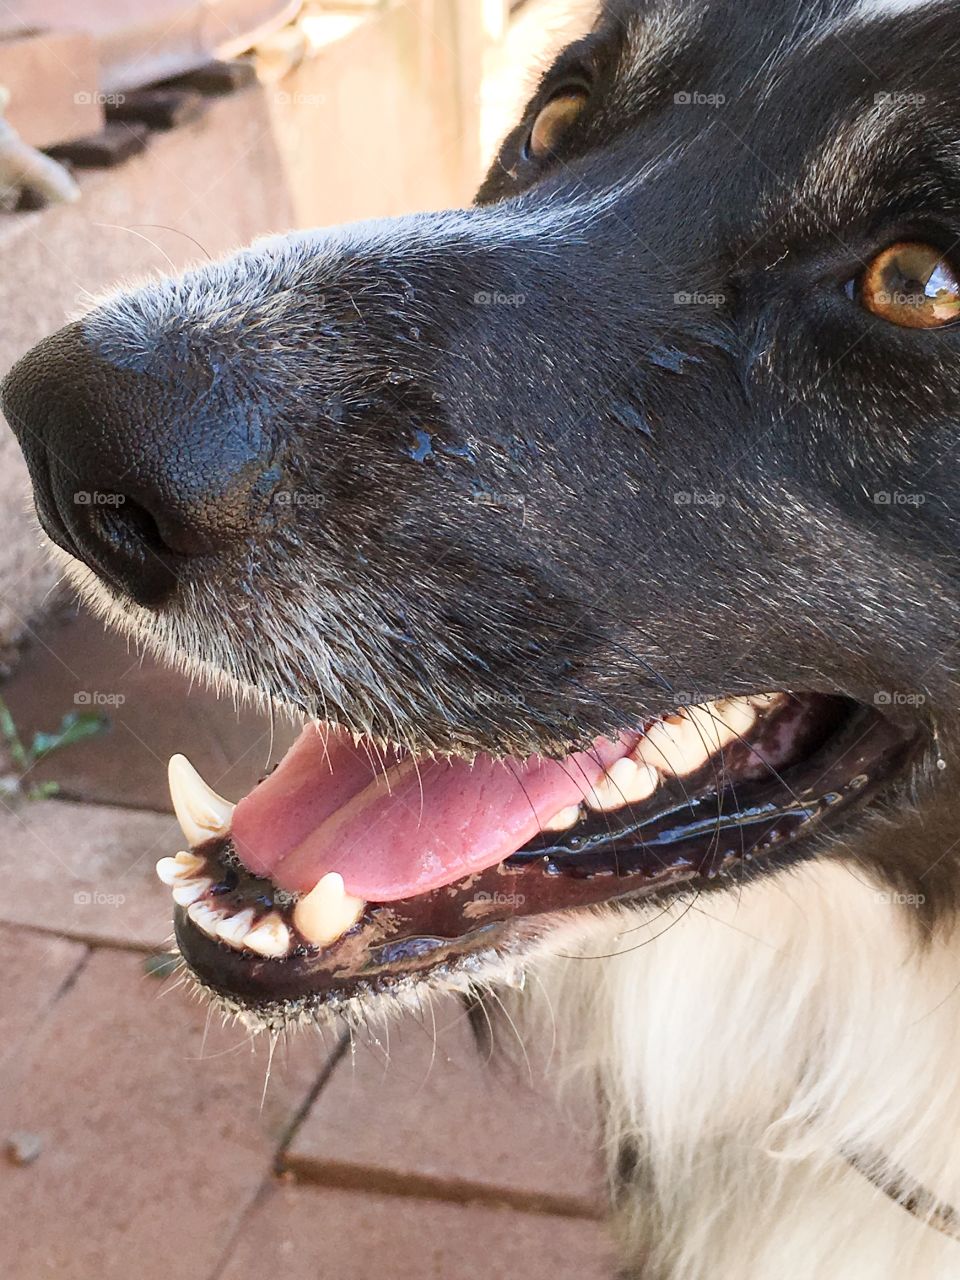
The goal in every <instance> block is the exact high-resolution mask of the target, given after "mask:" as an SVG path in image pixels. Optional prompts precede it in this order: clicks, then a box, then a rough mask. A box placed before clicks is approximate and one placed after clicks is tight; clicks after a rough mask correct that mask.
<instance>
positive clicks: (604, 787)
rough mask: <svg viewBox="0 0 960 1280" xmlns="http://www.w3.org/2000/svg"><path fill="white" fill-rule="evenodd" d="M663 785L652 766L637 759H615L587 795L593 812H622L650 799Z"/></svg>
mask: <svg viewBox="0 0 960 1280" xmlns="http://www.w3.org/2000/svg"><path fill="white" fill-rule="evenodd" d="M659 785H660V775H659V773H657V771H656V769H654V768H653V767H652V766H651V765H647V764H638V763H637V761H636V760H631V759H629V758H624V759H622V760H616V761H615V762H614V763H613V764H612V765H611V766H610V768H609V769H608V770H607V773H606V777H604V778H603V779H602V780H601V781H600V782H598V783H597V785H596V786H595V787H594V788H593V790H592V791H591V792H589V793H588V795H587V804H588V805H589V806H590V808H591V809H593V810H599V811H607V810H610V809H622V808H623V807H624V806H625V805H630V804H642V802H643V801H644V800H649V799H650V797H651V796H652V795H653V793H654V792H655V791H656V789H657V787H658V786H659Z"/></svg>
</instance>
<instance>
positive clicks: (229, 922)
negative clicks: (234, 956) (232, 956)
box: [217, 907, 257, 947]
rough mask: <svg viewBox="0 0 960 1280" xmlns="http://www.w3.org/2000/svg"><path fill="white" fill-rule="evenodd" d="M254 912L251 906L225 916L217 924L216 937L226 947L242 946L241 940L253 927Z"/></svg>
mask: <svg viewBox="0 0 960 1280" xmlns="http://www.w3.org/2000/svg"><path fill="white" fill-rule="evenodd" d="M256 914H257V913H256V912H255V911H254V909H253V907H247V909H246V910H245V911H238V912H237V914H236V915H234V916H227V918H226V919H225V920H221V921H220V923H219V924H218V925H217V937H218V938H219V939H220V941H221V942H225V943H226V944H227V946H228V947H242V946H243V940H244V938H245V937H246V936H247V934H248V933H249V932H250V930H251V929H252V928H253V921H254V917H255V916H256Z"/></svg>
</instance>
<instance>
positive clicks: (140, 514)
mask: <svg viewBox="0 0 960 1280" xmlns="http://www.w3.org/2000/svg"><path fill="white" fill-rule="evenodd" d="M111 497H112V498H113V502H111V503H109V504H105V505H103V506H97V507H94V508H92V511H91V520H90V526H91V529H92V531H93V532H94V533H95V534H96V535H97V536H98V537H99V538H100V539H101V540H102V541H103V542H105V543H109V544H111V545H114V546H120V545H121V544H122V545H124V546H127V545H128V544H130V543H136V544H137V545H139V546H140V547H141V548H142V549H143V550H144V551H146V552H151V553H152V554H153V555H155V556H160V557H164V558H166V557H168V556H169V555H170V554H171V551H170V548H169V547H168V546H167V545H166V544H165V543H164V541H163V538H162V537H161V536H160V530H159V528H158V527H157V522H156V520H155V519H154V517H153V516H152V515H151V514H150V512H149V511H148V510H147V509H146V507H142V506H141V505H140V504H139V502H135V501H134V500H133V499H132V498H128V497H127V496H126V495H125V494H122V493H118V494H112V495H111Z"/></svg>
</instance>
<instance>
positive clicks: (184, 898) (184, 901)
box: [173, 878, 213, 907]
mask: <svg viewBox="0 0 960 1280" xmlns="http://www.w3.org/2000/svg"><path fill="white" fill-rule="evenodd" d="M212 888H213V881H212V880H207V879H205V878H204V879H200V880H183V881H181V883H180V884H176V885H174V886H173V900H174V902H175V903H176V904H177V906H179V907H189V906H190V904H191V903H192V902H196V901H197V899H198V898H202V897H203V895H204V894H205V893H206V892H207V890H208V889H212Z"/></svg>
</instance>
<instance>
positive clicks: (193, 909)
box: [187, 902, 224, 938]
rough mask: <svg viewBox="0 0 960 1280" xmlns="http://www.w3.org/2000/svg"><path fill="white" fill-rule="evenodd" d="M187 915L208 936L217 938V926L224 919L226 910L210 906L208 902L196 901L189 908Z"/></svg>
mask: <svg viewBox="0 0 960 1280" xmlns="http://www.w3.org/2000/svg"><path fill="white" fill-rule="evenodd" d="M187 915H188V916H189V917H190V919H191V920H192V921H193V923H194V924H195V925H196V926H197V928H198V929H200V930H201V932H203V933H205V934H206V935H207V937H208V938H215V937H216V936H217V926H218V925H219V923H220V921H221V920H222V919H223V917H224V912H223V911H219V910H217V909H216V908H215V907H211V906H208V905H207V903H206V902H194V903H193V904H192V905H191V906H189V907H188V908H187Z"/></svg>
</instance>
